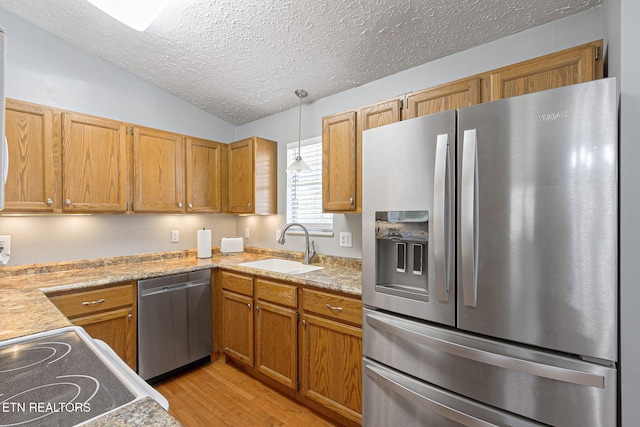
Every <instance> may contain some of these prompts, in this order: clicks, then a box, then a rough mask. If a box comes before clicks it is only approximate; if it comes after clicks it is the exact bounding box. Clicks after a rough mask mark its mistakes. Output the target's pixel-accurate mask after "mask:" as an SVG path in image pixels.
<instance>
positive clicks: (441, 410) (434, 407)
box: [365, 365, 497, 427]
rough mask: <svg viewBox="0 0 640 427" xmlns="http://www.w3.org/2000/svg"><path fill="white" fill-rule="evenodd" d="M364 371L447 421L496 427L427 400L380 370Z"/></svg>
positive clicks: (471, 425) (368, 367)
mask: <svg viewBox="0 0 640 427" xmlns="http://www.w3.org/2000/svg"><path fill="white" fill-rule="evenodd" d="M365 370H366V372H367V376H368V377H369V378H371V379H372V380H374V381H377V382H379V383H380V382H382V383H384V385H385V386H386V387H388V388H390V389H391V390H392V391H394V392H395V393H396V394H398V395H400V396H402V397H404V398H405V399H408V400H410V401H412V402H413V403H416V404H418V405H420V406H422V407H423V408H426V409H428V410H430V411H432V412H435V413H437V414H439V415H441V416H443V417H445V418H447V419H450V420H452V421H455V422H457V423H460V424H462V425H465V426H470V427H497V426H496V425H495V424H492V423H489V422H486V421H483V420H481V419H478V418H476V417H473V416H471V415H467V414H465V413H463V412H460V411H458V410H456V409H455V408H451V407H450V406H447V405H445V404H442V403H440V402H437V401H435V400H432V399H429V398H428V397H426V396H423V395H421V394H419V393H417V392H415V391H413V390H411V389H410V388H409V387H407V386H405V385H403V384H400V383H399V382H398V381H396V380H394V379H392V378H389V377H388V376H386V375H385V374H384V372H383V371H382V370H380V369H378V368H377V367H374V366H369V365H367V366H366V368H365Z"/></svg>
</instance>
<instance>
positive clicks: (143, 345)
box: [138, 270, 211, 382]
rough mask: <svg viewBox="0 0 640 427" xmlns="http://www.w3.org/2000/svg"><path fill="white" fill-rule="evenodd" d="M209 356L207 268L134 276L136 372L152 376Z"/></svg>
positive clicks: (157, 377) (152, 378)
mask: <svg viewBox="0 0 640 427" xmlns="http://www.w3.org/2000/svg"><path fill="white" fill-rule="evenodd" d="M210 357H211V271H210V270H201V271H195V272H190V273H185V274H176V275H171V276H162V277H156V278H152V279H144V280H139V281H138V374H139V375H140V376H141V377H142V378H143V379H145V380H147V381H149V382H156V381H158V380H160V379H162V378H164V377H165V376H167V375H170V374H172V373H174V371H176V370H177V369H179V368H182V367H185V366H186V365H191V364H195V363H199V362H201V361H204V360H209V359H210Z"/></svg>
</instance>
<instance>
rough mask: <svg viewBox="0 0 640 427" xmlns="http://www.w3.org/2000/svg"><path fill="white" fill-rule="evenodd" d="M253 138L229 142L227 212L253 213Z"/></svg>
mask: <svg viewBox="0 0 640 427" xmlns="http://www.w3.org/2000/svg"><path fill="white" fill-rule="evenodd" d="M253 150H254V141H253V138H247V139H243V140H242V141H237V142H234V143H232V144H229V212H230V213H253V208H254V197H253V196H254V186H255V183H254V174H253V171H254V168H255V164H254V161H253V153H254V151H253Z"/></svg>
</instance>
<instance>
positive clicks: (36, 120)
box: [5, 99, 60, 212]
mask: <svg viewBox="0 0 640 427" xmlns="http://www.w3.org/2000/svg"><path fill="white" fill-rule="evenodd" d="M57 124H58V126H57V127H54V114H53V110H52V109H51V108H48V107H43V106H40V105H35V104H30V103H27V102H22V101H16V100H13V99H7V103H6V136H7V142H8V143H9V158H10V159H11V161H10V162H9V171H8V176H7V183H6V186H5V211H7V212H52V211H53V210H54V209H56V208H58V209H59V208H60V191H59V190H58V188H57V185H56V184H57V182H56V175H55V173H54V172H55V169H56V167H58V168H59V165H60V121H59V120H58V123H57Z"/></svg>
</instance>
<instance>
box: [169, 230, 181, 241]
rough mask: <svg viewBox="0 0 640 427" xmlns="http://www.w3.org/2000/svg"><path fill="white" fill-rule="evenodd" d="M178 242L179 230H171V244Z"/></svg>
mask: <svg viewBox="0 0 640 427" xmlns="http://www.w3.org/2000/svg"><path fill="white" fill-rule="evenodd" d="M179 241H180V230H171V243H178V242H179Z"/></svg>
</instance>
